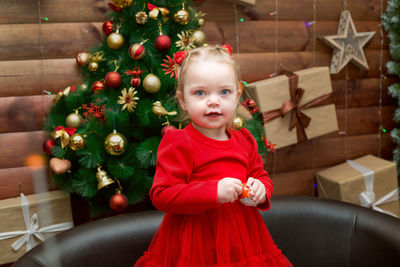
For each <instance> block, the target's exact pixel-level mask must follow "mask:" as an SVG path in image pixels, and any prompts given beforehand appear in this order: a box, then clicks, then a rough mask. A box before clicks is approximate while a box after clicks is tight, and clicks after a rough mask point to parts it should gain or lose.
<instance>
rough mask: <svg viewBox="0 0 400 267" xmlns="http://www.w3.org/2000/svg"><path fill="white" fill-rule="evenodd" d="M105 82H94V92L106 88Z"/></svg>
mask: <svg viewBox="0 0 400 267" xmlns="http://www.w3.org/2000/svg"><path fill="white" fill-rule="evenodd" d="M104 87H105V86H104V83H103V82H101V81H96V82H94V83H93V84H92V91H93V93H95V94H97V93H98V92H99V91H102V90H104Z"/></svg>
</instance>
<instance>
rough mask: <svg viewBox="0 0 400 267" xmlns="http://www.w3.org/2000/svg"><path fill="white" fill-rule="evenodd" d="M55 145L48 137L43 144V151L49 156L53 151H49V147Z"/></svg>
mask: <svg viewBox="0 0 400 267" xmlns="http://www.w3.org/2000/svg"><path fill="white" fill-rule="evenodd" d="M54 145H55V142H54V141H53V140H51V139H48V140H47V141H46V142H44V144H43V151H44V152H46V154H47V155H49V156H51V155H53V153H52V152H51V148H52V147H53V146H54Z"/></svg>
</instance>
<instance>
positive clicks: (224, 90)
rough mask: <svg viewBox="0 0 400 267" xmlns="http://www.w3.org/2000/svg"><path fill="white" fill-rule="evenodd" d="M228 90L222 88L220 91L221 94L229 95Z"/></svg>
mask: <svg viewBox="0 0 400 267" xmlns="http://www.w3.org/2000/svg"><path fill="white" fill-rule="evenodd" d="M230 92H231V91H230V90H228V89H223V90H222V91H221V95H229V94H230Z"/></svg>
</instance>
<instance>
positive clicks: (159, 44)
mask: <svg viewBox="0 0 400 267" xmlns="http://www.w3.org/2000/svg"><path fill="white" fill-rule="evenodd" d="M154 45H155V46H156V48H157V49H158V50H159V51H166V50H168V49H169V48H170V46H171V38H169V36H168V35H159V36H157V38H156V40H155V41H154Z"/></svg>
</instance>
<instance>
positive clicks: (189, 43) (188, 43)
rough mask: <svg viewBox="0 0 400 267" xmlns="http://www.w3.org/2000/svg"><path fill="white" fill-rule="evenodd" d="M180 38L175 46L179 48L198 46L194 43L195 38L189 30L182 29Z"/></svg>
mask: <svg viewBox="0 0 400 267" xmlns="http://www.w3.org/2000/svg"><path fill="white" fill-rule="evenodd" d="M177 35H178V38H179V40H178V41H176V42H175V46H176V47H178V48H179V50H183V51H186V50H191V49H193V48H195V47H196V45H195V44H194V42H195V38H194V37H193V36H192V35H191V34H190V33H189V32H187V31H182V32H181V33H180V34H179V33H178V34H177Z"/></svg>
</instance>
